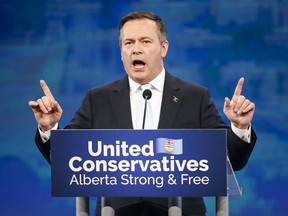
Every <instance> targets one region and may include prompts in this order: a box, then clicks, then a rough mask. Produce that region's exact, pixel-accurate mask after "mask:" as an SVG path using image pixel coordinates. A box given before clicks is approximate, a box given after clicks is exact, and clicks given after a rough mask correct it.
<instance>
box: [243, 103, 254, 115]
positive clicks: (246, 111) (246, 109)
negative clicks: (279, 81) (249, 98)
mask: <svg viewBox="0 0 288 216" xmlns="http://www.w3.org/2000/svg"><path fill="white" fill-rule="evenodd" d="M254 110H255V104H254V103H250V104H249V105H248V106H247V107H246V108H245V109H244V110H243V113H248V112H250V111H254Z"/></svg>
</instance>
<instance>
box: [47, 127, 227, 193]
mask: <svg viewBox="0 0 288 216" xmlns="http://www.w3.org/2000/svg"><path fill="white" fill-rule="evenodd" d="M226 155H227V154H226V130H222V129H221V130H55V131H52V135H51V166H52V167H51V170H52V176H51V179H52V180H51V181H52V195H53V196H86V197H89V196H94V197H95V196H105V197H139V196H141V197H168V196H182V197H185V196H186V197H187V196H226V195H227V171H226V157H227V156H226Z"/></svg>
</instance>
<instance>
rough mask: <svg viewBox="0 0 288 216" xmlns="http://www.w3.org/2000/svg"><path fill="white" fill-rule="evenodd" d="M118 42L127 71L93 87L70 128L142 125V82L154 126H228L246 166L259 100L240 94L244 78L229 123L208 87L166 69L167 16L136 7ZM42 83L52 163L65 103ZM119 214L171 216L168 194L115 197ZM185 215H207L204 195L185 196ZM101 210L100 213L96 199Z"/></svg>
mask: <svg viewBox="0 0 288 216" xmlns="http://www.w3.org/2000/svg"><path fill="white" fill-rule="evenodd" d="M119 32H120V37H119V45H120V50H121V59H122V61H123V65H124V68H125V71H126V76H125V77H123V78H122V79H120V80H117V81H114V82H111V83H109V84H106V85H104V86H101V87H96V88H93V89H90V90H89V91H88V92H87V94H86V96H85V98H84V100H83V102H82V105H81V106H80V108H79V110H78V111H77V112H76V114H75V116H74V118H73V119H72V120H71V122H70V123H69V125H68V126H67V127H66V128H67V129H71V128H74V129H91V128H93V129H133V128H134V129H137V128H138V126H136V121H137V113H136V109H137V108H136V107H137V102H138V100H140V99H139V98H141V97H142V93H141V90H140V89H139V86H141V85H142V84H147V83H149V84H150V85H151V86H152V89H151V91H152V94H153V96H152V98H151V99H150V100H152V101H151V104H153V106H152V113H153V125H152V126H151V128H152V129H157V128H158V129H171V128H174V129H188V128H190V129H199V128H225V129H227V143H228V144H227V145H228V154H229V158H230V161H231V163H232V166H233V168H234V170H240V169H242V168H243V167H244V166H245V165H246V163H247V161H248V159H249V156H250V154H251V152H252V150H253V148H254V145H255V143H256V134H255V132H254V131H253V129H252V127H251V121H252V117H253V114H254V111H255V104H254V103H252V102H251V101H250V100H248V99H246V98H245V97H244V96H243V95H241V91H242V87H243V84H244V79H243V78H241V79H239V81H238V84H237V86H236V88H235V92H234V95H233V96H232V99H231V100H230V99H229V98H225V100H224V108H223V111H224V113H225V115H226V116H227V118H228V119H229V120H230V121H231V127H230V126H227V125H226V124H225V123H224V121H223V120H222V118H221V116H220V114H219V113H218V111H217V110H216V107H215V105H214V103H213V101H212V99H211V97H210V94H209V91H208V89H207V88H205V87H203V86H200V85H196V84H190V83H187V82H185V81H183V80H181V79H179V78H176V77H174V76H172V75H171V74H170V73H168V71H167V70H166V69H165V68H164V63H163V59H164V57H165V56H166V54H167V51H168V47H169V43H168V41H167V33H166V28H165V26H164V23H163V22H162V20H161V19H160V18H159V17H158V16H157V15H155V14H153V13H150V12H133V13H130V14H128V15H127V16H125V17H124V18H123V19H122V20H121V23H120V26H119ZM40 85H41V87H42V89H43V92H44V96H43V97H42V98H39V99H38V100H37V101H30V102H29V105H30V107H31V108H32V110H33V112H34V115H35V119H36V121H37V123H38V130H37V133H36V138H35V140H36V144H37V146H38V148H39V150H40V152H41V153H42V154H43V156H44V157H45V158H46V159H47V161H48V162H50V131H51V130H53V129H57V128H58V122H59V120H60V118H61V115H62V109H61V106H60V105H59V104H58V103H57V101H56V100H55V99H54V97H53V94H52V93H51V91H50V90H49V88H48V86H47V84H46V83H45V81H43V80H41V81H40ZM112 200H113V207H114V208H115V210H116V216H118V215H121V216H122V215H123V216H129V215H131V216H138V215H139V216H140V215H141V216H142V215H155V216H156V215H157V216H159V215H167V208H168V201H167V198H141V197H137V198H112ZM182 209H183V215H187V216H188V215H189V216H192V215H205V212H206V208H205V204H204V202H203V199H202V198H198V197H194V198H192V197H187V198H183V201H182ZM96 211H97V212H96V214H97V215H100V205H99V202H98V204H97V210H96Z"/></svg>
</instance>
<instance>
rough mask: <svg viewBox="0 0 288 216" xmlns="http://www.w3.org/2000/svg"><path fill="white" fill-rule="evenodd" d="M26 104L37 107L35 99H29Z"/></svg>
mask: <svg viewBox="0 0 288 216" xmlns="http://www.w3.org/2000/svg"><path fill="white" fill-rule="evenodd" d="M28 104H29V106H30V107H31V108H33V107H38V103H37V102H36V101H29V102H28Z"/></svg>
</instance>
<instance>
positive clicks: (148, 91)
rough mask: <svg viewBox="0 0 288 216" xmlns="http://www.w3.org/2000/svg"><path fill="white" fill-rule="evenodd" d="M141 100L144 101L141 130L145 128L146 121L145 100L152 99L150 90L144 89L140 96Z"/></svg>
mask: <svg viewBox="0 0 288 216" xmlns="http://www.w3.org/2000/svg"><path fill="white" fill-rule="evenodd" d="M142 96H143V98H144V99H145V106H144V115H143V124H142V129H144V128H145V120H146V109H147V100H149V99H150V98H151V97H152V92H151V90H150V89H145V90H144V91H143V94H142Z"/></svg>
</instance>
